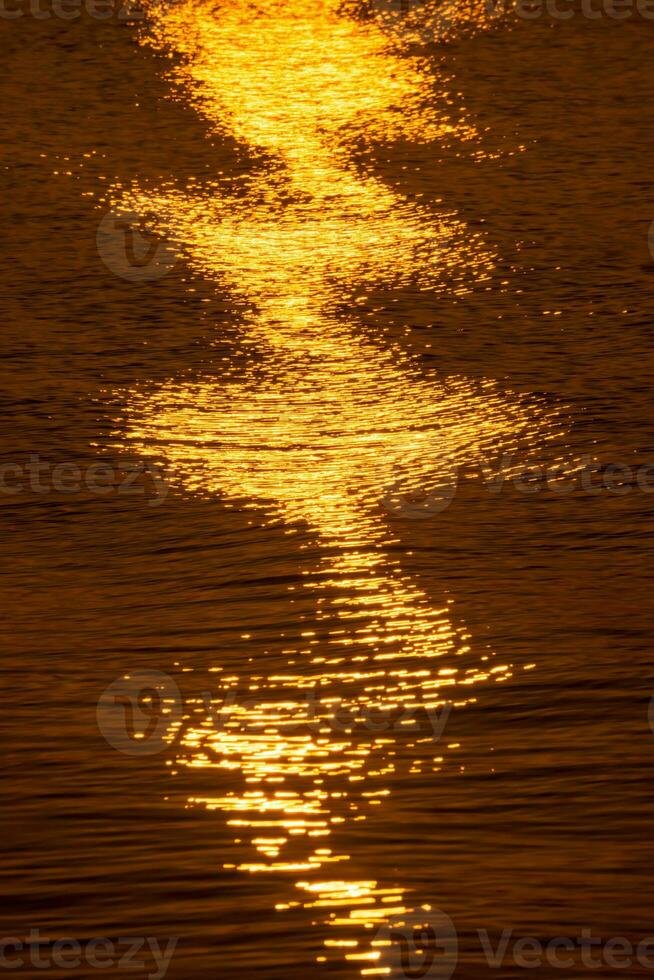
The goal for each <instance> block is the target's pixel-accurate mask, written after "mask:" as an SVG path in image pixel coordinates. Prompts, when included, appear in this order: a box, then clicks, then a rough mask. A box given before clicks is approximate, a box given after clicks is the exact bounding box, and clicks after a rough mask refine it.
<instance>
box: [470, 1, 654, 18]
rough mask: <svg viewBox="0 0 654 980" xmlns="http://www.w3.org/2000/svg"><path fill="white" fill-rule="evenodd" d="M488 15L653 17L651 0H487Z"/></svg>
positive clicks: (522, 16)
mask: <svg viewBox="0 0 654 980" xmlns="http://www.w3.org/2000/svg"><path fill="white" fill-rule="evenodd" d="M485 5H486V13H487V15H488V16H489V17H492V18H498V17H508V16H514V17H518V18H519V19H520V20H538V19H539V18H540V17H543V16H545V17H550V18H551V19H552V20H570V19H571V18H572V17H584V18H586V20H601V19H602V18H605V17H608V18H609V19H610V20H628V19H629V18H630V17H637V16H638V17H642V18H643V19H645V20H654V0H486V4H485Z"/></svg>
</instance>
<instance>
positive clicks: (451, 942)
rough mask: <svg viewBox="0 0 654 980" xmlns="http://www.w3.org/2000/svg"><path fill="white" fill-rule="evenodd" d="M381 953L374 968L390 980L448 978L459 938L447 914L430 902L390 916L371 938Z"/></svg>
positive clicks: (455, 959)
mask: <svg viewBox="0 0 654 980" xmlns="http://www.w3.org/2000/svg"><path fill="white" fill-rule="evenodd" d="M372 948H373V951H374V952H378V953H379V958H378V959H377V960H376V962H375V970H376V971H381V970H383V971H384V972H385V975H386V976H387V977H389V980H399V978H401V977H406V978H416V980H422V978H424V980H449V978H450V977H451V976H452V974H453V973H454V970H455V967H456V964H457V958H458V940H457V934H456V929H455V928H454V923H453V922H452V920H451V919H450V917H449V916H448V915H446V914H445V913H444V912H441V911H440V910H439V909H432V908H431V907H430V906H429V905H423V906H422V908H419V909H414V910H412V911H410V912H401V913H397V914H395V915H392V916H390V917H389V918H388V919H387V921H386V922H384V923H383V924H382V925H381V926H380V927H379V929H378V930H377V932H376V933H375V938H374V939H373V941H372Z"/></svg>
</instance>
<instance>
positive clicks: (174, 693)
mask: <svg viewBox="0 0 654 980" xmlns="http://www.w3.org/2000/svg"><path fill="white" fill-rule="evenodd" d="M96 718H97V722H98V728H99V729H100V731H101V732H102V734H103V735H104V737H105V739H106V740H107V742H108V743H109V745H112V746H113V747H114V748H115V749H118V751H119V752H122V753H124V754H125V755H154V754H155V753H157V752H161V751H163V750H164V749H165V748H166V747H167V746H168V745H169V744H170V743H171V742H172V741H173V740H174V738H175V735H176V733H177V729H178V728H179V726H180V724H181V719H182V696H181V694H180V690H179V688H178V686H177V684H176V683H175V681H174V680H173V679H172V677H170V676H169V675H168V674H164V673H163V672H162V671H159V670H137V671H134V672H132V673H130V674H125V675H124V676H123V677H119V678H118V679H117V680H115V681H113V682H112V683H111V684H110V685H109V687H107V688H106V689H105V690H104V691H103V693H102V694H101V696H100V699H99V701H98V705H97V709H96Z"/></svg>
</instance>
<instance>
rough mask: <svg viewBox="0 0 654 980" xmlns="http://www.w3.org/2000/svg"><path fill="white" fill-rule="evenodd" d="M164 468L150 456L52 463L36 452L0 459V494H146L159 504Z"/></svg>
mask: <svg viewBox="0 0 654 980" xmlns="http://www.w3.org/2000/svg"><path fill="white" fill-rule="evenodd" d="M169 489H170V483H169V480H168V474H167V472H166V470H165V469H164V468H163V467H162V466H160V465H159V464H157V463H155V462H153V461H150V460H140V461H138V462H132V461H125V462H121V463H119V464H118V465H115V464H114V463H109V462H99V461H98V462H95V463H89V464H86V465H84V466H79V465H78V464H77V463H74V462H72V461H67V462H62V463H52V462H51V461H49V460H47V459H43V458H42V457H41V456H40V455H39V454H38V453H30V455H29V456H27V457H26V458H25V460H24V461H20V462H19V461H18V460H16V461H12V462H4V463H0V497H3V496H4V497H15V496H17V495H19V494H24V493H33V494H37V495H39V496H44V495H48V494H64V495H73V494H78V493H86V494H90V495H91V496H94V497H108V496H111V495H112V494H115V495H116V496H121V497H130V496H136V497H146V498H147V504H148V506H149V507H158V506H159V505H160V504H162V503H163V502H164V500H165V499H166V497H167V496H168V491H169Z"/></svg>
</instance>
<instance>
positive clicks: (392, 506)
mask: <svg viewBox="0 0 654 980" xmlns="http://www.w3.org/2000/svg"><path fill="white" fill-rule="evenodd" d="M467 475H468V476H472V478H473V479H476V480H478V481H481V484H482V486H483V488H484V490H485V491H486V492H487V493H489V494H490V495H491V496H497V495H498V494H500V493H501V492H502V491H503V490H504V489H505V488H506V487H511V488H513V489H514V490H516V491H517V492H518V493H521V494H526V495H532V494H539V493H541V494H542V493H550V494H552V495H554V496H557V497H561V496H566V495H568V494H571V493H574V492H577V493H582V494H585V495H586V496H590V497H597V496H599V495H601V494H610V495H613V496H622V495H624V494H626V493H631V492H632V491H638V490H639V491H640V492H641V493H654V463H644V464H642V465H641V466H637V467H634V466H632V465H630V464H629V463H617V462H611V463H601V462H599V461H597V460H593V459H592V458H591V457H590V456H589V455H586V456H583V457H582V458H581V459H580V460H579V461H578V462H576V463H574V464H572V463H571V464H569V465H568V466H565V465H563V464H561V463H560V462H557V463H554V464H552V465H550V466H540V465H535V464H524V465H521V464H520V462H519V461H518V460H516V458H515V456H514V455H513V454H510V453H506V454H505V455H504V456H502V458H501V460H500V461H499V462H495V463H488V462H482V463H481V464H479V466H478V467H477V468H476V469H475V471H474V472H472V474H470V473H468V474H467ZM459 486H460V481H459V476H458V474H457V472H456V470H453V469H451V468H450V467H447V468H446V469H445V475H444V476H443V477H441V478H440V479H436V480H433V481H432V484H431V486H430V488H429V489H428V490H423V489H422V488H421V487H420V486H417V487H409V486H408V485H407V483H406V482H402V481H397V482H396V483H394V484H393V485H392V486H391V487H390V488H389V489H388V490H385V491H384V493H383V494H382V496H381V497H380V498H379V502H380V504H381V505H382V507H383V508H384V510H386V512H387V513H389V514H391V515H392V516H393V517H400V518H402V519H406V520H426V519H428V518H430V517H433V516H435V515H437V514H440V513H442V512H443V511H444V510H446V509H447V508H448V507H449V505H450V504H451V503H452V501H453V500H454V498H455V496H456V492H457V489H458V488H459Z"/></svg>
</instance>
